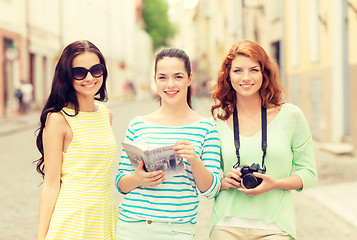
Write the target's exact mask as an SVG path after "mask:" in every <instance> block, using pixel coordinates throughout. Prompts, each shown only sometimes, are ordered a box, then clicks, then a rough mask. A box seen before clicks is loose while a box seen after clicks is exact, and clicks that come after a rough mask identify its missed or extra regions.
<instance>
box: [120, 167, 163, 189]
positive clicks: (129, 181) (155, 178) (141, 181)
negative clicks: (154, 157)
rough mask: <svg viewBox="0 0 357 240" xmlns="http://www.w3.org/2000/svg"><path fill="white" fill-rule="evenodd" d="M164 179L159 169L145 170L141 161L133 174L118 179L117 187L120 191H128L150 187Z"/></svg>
mask: <svg viewBox="0 0 357 240" xmlns="http://www.w3.org/2000/svg"><path fill="white" fill-rule="evenodd" d="M163 181H165V174H164V172H162V171H161V170H158V171H154V172H145V170H144V163H143V161H141V162H140V163H139V166H138V168H137V169H136V170H135V172H134V173H133V174H129V175H126V176H123V177H122V178H121V179H120V181H119V189H120V191H121V192H122V193H128V192H130V191H132V190H134V189H135V188H137V187H139V186H141V187H151V186H156V185H159V184H160V183H162V182H163Z"/></svg>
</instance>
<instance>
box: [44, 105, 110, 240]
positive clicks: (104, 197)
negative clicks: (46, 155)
mask: <svg viewBox="0 0 357 240" xmlns="http://www.w3.org/2000/svg"><path fill="white" fill-rule="evenodd" d="M97 106H98V110H97V111H96V112H79V113H78V115H76V116H74V117H71V116H68V115H67V114H69V115H73V114H74V110H72V109H69V108H66V107H65V108H63V109H62V114H63V115H64V116H65V118H66V120H67V121H68V123H69V125H70V127H71V128H72V132H73V139H72V142H71V143H70V145H69V147H68V150H67V151H66V153H63V160H62V174H61V189H60V192H59V195H58V198H57V202H56V206H55V209H54V212H53V215H52V218H51V222H50V226H49V230H48V233H47V236H46V240H49V239H66V240H68V239H96V240H100V239H115V223H116V219H117V213H116V208H115V203H114V198H113V194H112V189H111V179H112V167H113V163H114V158H115V156H116V153H117V144H116V141H115V138H114V136H113V132H112V128H111V125H110V121H109V114H108V109H107V108H106V107H105V106H104V105H103V104H97ZM64 112H66V113H67V114H65V113H64Z"/></svg>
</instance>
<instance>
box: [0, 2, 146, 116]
mask: <svg viewBox="0 0 357 240" xmlns="http://www.w3.org/2000/svg"><path fill="white" fill-rule="evenodd" d="M141 8H142V1H141V0H135V1H126V0H104V1H96V0H81V1H70V0H52V1H50V2H49V1H43V0H0V13H1V14H0V119H3V118H6V117H9V116H11V115H13V114H14V113H15V112H16V109H17V108H18V102H17V99H16V97H15V95H14V92H15V90H16V88H18V87H19V85H20V81H25V82H28V83H31V84H32V86H33V93H32V97H33V106H34V107H35V108H36V107H37V108H40V107H42V105H43V103H44V101H45V99H46V98H47V96H48V93H49V90H50V87H51V82H52V76H53V73H54V68H55V65H56V63H57V60H58V58H59V56H60V54H61V51H62V50H63V48H64V47H65V46H66V45H68V44H69V43H71V42H73V41H76V40H82V39H87V40H89V41H91V42H93V43H94V44H95V45H96V46H97V47H98V48H99V49H100V50H101V51H102V53H103V55H104V56H105V58H106V61H107V65H108V71H109V75H108V93H109V96H110V97H120V96H122V95H123V91H124V90H123V85H124V83H125V82H126V81H131V82H132V83H133V84H134V86H139V87H138V93H139V95H140V94H141V93H143V91H144V90H145V89H147V88H145V85H146V86H148V85H149V83H148V80H147V77H145V76H148V75H149V74H150V73H151V61H152V43H151V38H150V37H149V35H148V34H147V33H146V32H145V31H144V26H143V24H142V19H141V13H140V11H141ZM138 59H140V64H141V65H140V66H139V65H138ZM141 90H143V91H141Z"/></svg>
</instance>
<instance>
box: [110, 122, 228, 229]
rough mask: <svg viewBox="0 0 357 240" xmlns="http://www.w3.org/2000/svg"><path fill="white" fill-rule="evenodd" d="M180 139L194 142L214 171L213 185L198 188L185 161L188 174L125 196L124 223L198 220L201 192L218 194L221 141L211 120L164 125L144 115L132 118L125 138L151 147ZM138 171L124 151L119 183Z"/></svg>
mask: <svg viewBox="0 0 357 240" xmlns="http://www.w3.org/2000/svg"><path fill="white" fill-rule="evenodd" d="M178 140H188V141H190V142H192V144H193V145H194V147H195V150H196V153H197V154H198V156H200V158H201V160H202V161H203V163H204V165H205V167H206V168H207V169H208V170H209V171H210V173H211V174H212V178H213V181H212V184H211V186H210V188H209V189H208V190H207V191H206V192H203V193H202V192H200V191H199V190H198V188H197V187H196V183H195V179H194V176H193V173H192V170H191V166H190V165H189V164H188V163H187V162H186V161H184V163H185V174H182V175H177V176H173V177H170V178H168V179H166V180H165V181H164V182H163V183H161V184H159V185H157V186H154V187H150V188H148V187H138V188H136V189H134V190H132V191H130V192H129V193H127V194H126V195H125V198H124V200H123V201H122V203H121V204H120V205H119V219H120V220H122V221H125V222H138V221H143V220H153V221H162V222H174V223H188V222H190V223H196V215H197V206H198V194H201V195H203V196H206V197H208V198H213V197H215V196H216V195H217V194H218V192H219V189H220V186H221V178H220V173H219V170H220V140H219V138H218V132H217V129H216V125H215V123H214V122H213V120H212V119H209V118H204V119H202V120H200V121H197V122H194V123H191V124H188V125H184V126H161V125H156V124H153V123H149V122H147V121H145V120H143V119H142V118H141V117H136V118H134V119H132V120H131V122H130V124H129V127H128V130H127V134H126V139H125V141H137V142H144V143H146V144H148V145H149V146H150V147H153V148H155V147H160V146H165V145H171V144H174V143H175V142H176V141H178ZM134 171H135V169H134V168H133V166H132V165H131V163H130V161H129V159H128V157H127V155H126V153H125V151H124V150H122V154H121V161H120V163H119V169H118V175H117V177H116V186H117V188H118V191H119V192H120V189H119V187H118V183H119V181H120V179H121V178H122V177H123V176H124V175H127V174H132V173H133V172H134Z"/></svg>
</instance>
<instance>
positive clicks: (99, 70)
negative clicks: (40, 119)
mask: <svg viewBox="0 0 357 240" xmlns="http://www.w3.org/2000/svg"><path fill="white" fill-rule="evenodd" d="M104 71H105V67H104V65H103V64H101V63H98V64H96V65H93V66H92V67H91V68H90V69H89V70H88V69H86V68H84V67H75V68H72V77H73V78H74V79H76V80H83V79H85V78H86V77H87V74H88V72H90V74H92V76H93V77H95V78H99V77H101V76H103V74H104Z"/></svg>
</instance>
